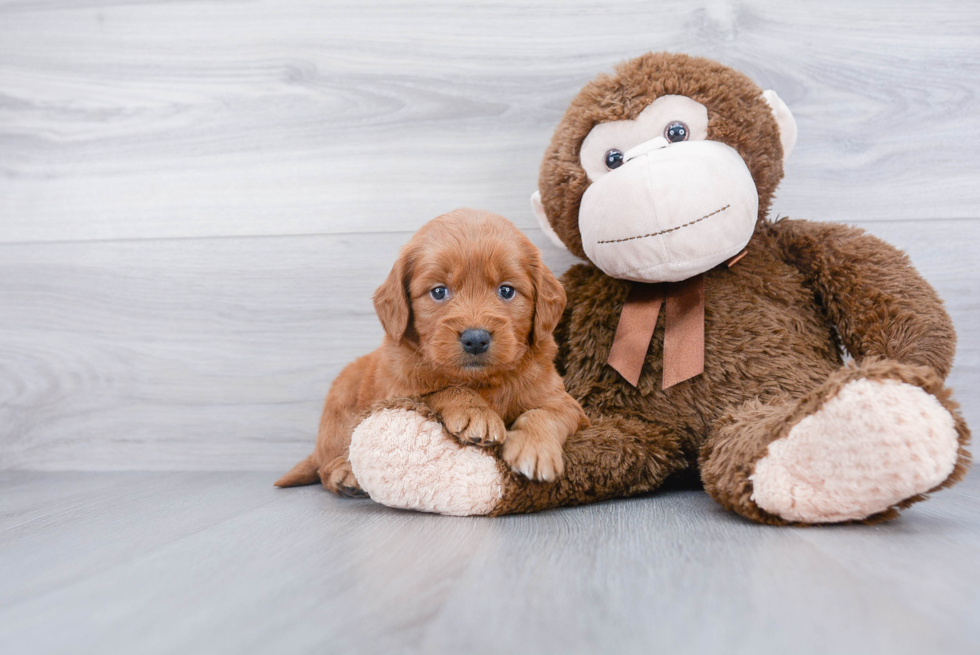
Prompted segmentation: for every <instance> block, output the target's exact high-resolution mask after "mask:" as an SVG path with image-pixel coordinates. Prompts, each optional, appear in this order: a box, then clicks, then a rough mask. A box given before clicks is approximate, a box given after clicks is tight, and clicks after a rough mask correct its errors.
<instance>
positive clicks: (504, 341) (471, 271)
mask: <svg viewBox="0 0 980 655" xmlns="http://www.w3.org/2000/svg"><path fill="white" fill-rule="evenodd" d="M503 284H507V285H509V286H511V287H513V288H514V289H516V295H515V296H514V297H513V299H510V300H504V299H502V298H501V297H500V295H499V294H498V290H499V288H500V286H501V285H503ZM437 286H445V287H446V288H447V290H448V291H447V297H446V298H445V299H444V300H441V301H437V300H435V299H434V298H433V297H432V296H431V295H430V291H431V290H432V289H433V288H434V287H437ZM374 303H375V309H376V310H377V313H378V317H379V318H380V319H381V323H382V325H383V326H384V329H385V337H384V341H383V342H382V344H381V347H380V348H378V349H377V350H375V351H374V352H372V353H371V354H369V355H365V356H364V357H361V358H359V359H357V360H355V361H354V362H353V363H352V364H350V365H348V366H347V367H346V368H345V369H344V370H343V371H342V372H341V374H340V375H339V376H338V377H337V379H336V380H335V381H334V383H333V385H332V386H331V388H330V392H329V394H328V395H327V399H326V402H325V404H324V408H323V415H322V417H321V419H320V429H319V433H318V435H317V443H316V449H315V450H314V451H313V454H312V455H310V456H309V457H308V458H306V459H305V460H303V461H302V462H300V463H299V464H297V465H296V466H295V467H294V468H293V469H292V470H291V471H290V472H289V473H287V474H286V475H285V476H283V477H282V478H281V479H280V480H278V481H277V482H276V485H277V486H280V487H290V486H296V485H302V484H314V483H316V482H317V481H320V482H322V483H323V486H324V487H326V488H327V489H329V490H330V491H333V492H335V493H341V494H345V495H360V494H361V493H362V492H361V490H360V487H359V485H358V483H357V480H356V479H355V477H354V474H353V472H352V471H351V467H350V462H349V461H348V450H349V447H350V438H351V434H352V432H353V430H354V428H355V427H356V425H357V423H358V422H359V421H360V419H361V418H363V416H364V415H365V413H366V412H367V411H368V410H369V409H370V408H371V407H372V405H374V404H375V403H376V402H378V401H380V400H385V399H391V398H396V397H408V396H418V397H422V398H423V399H424V402H425V403H426V404H427V405H428V406H429V407H430V408H431V409H432V410H434V411H435V412H437V413H438V415H439V416H440V417H441V420H442V421H443V423H444V424H445V426H446V428H447V430H448V431H449V432H450V433H451V434H453V435H454V436H455V437H457V438H458V439H460V440H461V441H464V442H466V443H473V444H479V445H484V446H490V445H494V444H502V453H501V454H502V457H503V459H504V460H505V461H507V462H508V463H509V464H510V465H511V466H513V467H515V468H517V469H519V470H521V471H522V472H524V473H525V474H526V475H528V476H530V477H533V478H536V479H545V480H554V479H555V478H557V477H558V476H559V475H561V473H562V469H563V460H562V444H563V443H564V442H565V439H566V438H567V437H568V435H570V434H572V433H573V432H575V430H576V429H578V428H579V427H580V426H581V425H587V424H588V421H587V419H586V418H585V415H584V414H583V412H582V409H581V407H580V406H579V405H578V403H576V402H575V401H574V400H573V399H572V398H571V397H570V396H569V395H568V394H567V393H565V390H564V388H563V387H562V382H561V378H560V377H559V376H558V373H557V372H556V370H555V367H554V364H553V363H552V362H553V360H554V357H555V352H556V349H557V347H556V345H555V341H554V338H553V337H552V330H553V329H554V327H555V324H556V323H557V322H558V320H559V318H560V316H561V313H562V310H563V309H564V306H565V293H564V291H563V290H562V287H561V285H560V284H559V283H558V281H557V280H556V279H555V277H554V276H553V275H552V274H551V272H550V271H549V270H548V269H547V267H545V266H544V264H542V262H541V256H540V253H539V252H538V250H537V248H536V247H535V246H534V245H533V244H532V243H531V242H530V241H528V240H527V238H526V237H525V236H524V235H523V234H521V232H520V231H519V230H518V229H517V228H516V227H514V226H513V224H511V223H510V222H509V221H507V220H506V219H504V218H503V217H501V216H497V215H495V214H491V213H489V212H480V211H476V210H470V209H462V210H456V211H454V212H451V213H449V214H446V215H444V216H440V217H439V218H436V219H434V220H432V221H430V222H429V223H427V224H426V225H425V226H423V227H422V229H420V230H419V231H418V232H417V233H416V234H415V236H413V237H412V239H411V241H409V243H408V244H407V245H406V246H405V247H404V248H403V249H402V251H401V253H400V255H399V257H398V261H397V262H396V263H395V265H394V266H393V267H392V271H391V274H390V275H389V276H388V279H387V280H386V281H385V283H384V284H382V285H381V287H379V288H378V290H377V292H376V293H375V296H374ZM467 329H485V330H487V331H488V332H489V333H490V334H491V336H492V341H491V343H490V347H489V349H488V350H487V351H486V352H484V353H481V354H475V355H474V354H469V353H467V352H466V351H464V350H463V348H462V346H461V343H460V335H461V333H462V332H463V331H464V330H467Z"/></svg>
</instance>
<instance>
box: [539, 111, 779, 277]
mask: <svg viewBox="0 0 980 655" xmlns="http://www.w3.org/2000/svg"><path fill="white" fill-rule="evenodd" d="M764 99H765V101H766V102H767V103H769V105H770V107H771V108H772V110H773V113H774V115H775V116H776V119H777V123H778V124H779V127H780V131H781V137H783V147H784V158H785V155H786V154H788V153H789V150H790V149H791V148H792V146H793V144H794V143H795V139H796V125H795V122H793V119H792V115H791V114H789V110H788V109H786V106H785V104H784V103H783V102H782V101H781V100H779V98H778V96H776V95H775V93H773V92H771V91H767V92H766V93H765V94H764ZM707 137H708V110H707V108H706V107H705V106H704V105H703V104H701V103H699V102H697V101H695V100H693V99H691V98H689V97H687V96H679V95H668V96H662V97H660V98H657V99H656V100H655V101H653V102H652V103H651V104H650V105H649V106H647V107H646V108H645V109H644V110H643V111H642V112H641V113H640V114H639V115H638V116H637V117H636V118H635V119H634V120H624V121H613V122H608V123H599V124H598V125H596V126H595V127H593V128H592V131H591V132H589V134H588V136H587V137H586V138H585V140H584V141H583V142H582V147H581V149H580V164H581V166H582V169H583V170H584V171H585V173H586V175H587V176H588V178H589V182H590V184H589V186H588V188H587V189H586V190H585V193H584V194H583V196H582V201H581V204H580V206H579V213H578V228H579V233H580V234H581V238H582V248H583V250H584V251H585V254H586V255H587V256H588V258H589V259H590V260H591V261H592V263H594V264H595V265H596V266H598V267H599V268H600V269H601V270H602V271H603V272H605V273H606V274H607V275H610V276H612V277H615V278H620V279H626V280H634V281H638V282H677V281H680V280H686V279H688V278H690V277H692V276H695V275H697V274H699V273H703V272H705V271H707V270H709V269H711V268H713V267H715V266H717V265H718V264H721V263H722V262H724V261H726V260H727V259H730V258H732V257H734V256H735V255H737V254H738V253H739V252H741V251H742V250H743V249H744V248H745V246H746V245H747V244H748V242H749V239H750V238H751V237H752V234H753V232H754V230H755V225H756V221H757V220H758V216H759V194H758V191H757V189H756V185H755V181H754V180H753V179H752V173H751V172H750V171H749V168H748V166H747V165H746V164H745V161H744V160H743V159H742V157H741V155H739V153H738V151H736V150H735V149H734V148H732V147H730V146H728V145H726V144H724V143H721V142H719V141H712V140H709V139H708V138H707ZM532 205H533V207H534V209H535V213H536V214H538V217H539V220H541V223H542V227H543V228H545V231H546V232H547V233H549V236H551V237H552V238H553V240H557V235H555V234H554V232H553V230H551V229H550V225H548V223H547V218H546V217H545V216H544V211H543V208H542V207H541V203H540V196H535V197H534V198H532Z"/></svg>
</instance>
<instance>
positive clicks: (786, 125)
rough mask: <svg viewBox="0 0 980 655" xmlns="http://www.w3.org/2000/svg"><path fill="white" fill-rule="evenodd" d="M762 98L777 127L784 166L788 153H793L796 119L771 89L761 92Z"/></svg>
mask: <svg viewBox="0 0 980 655" xmlns="http://www.w3.org/2000/svg"><path fill="white" fill-rule="evenodd" d="M762 97H763V98H764V99H765V101H766V103H768V105H769V108H770V109H772V115H773V116H774V117H775V118H776V123H777V124H778V125H779V141H780V142H781V143H782V144H783V164H785V163H786V160H787V159H789V153H791V152H793V147H794V146H795V145H796V119H795V118H793V114H792V112H790V110H789V107H787V106H786V103H785V102H783V99H782V98H780V97H779V96H778V95H776V92H775V91H773V90H772V89H769V90H768V91H763V92H762Z"/></svg>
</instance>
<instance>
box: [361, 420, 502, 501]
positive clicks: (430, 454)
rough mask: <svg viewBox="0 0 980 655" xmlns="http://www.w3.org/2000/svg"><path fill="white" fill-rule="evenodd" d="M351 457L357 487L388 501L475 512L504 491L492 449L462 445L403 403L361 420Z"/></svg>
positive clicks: (497, 499) (440, 425)
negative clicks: (490, 450)
mask: <svg viewBox="0 0 980 655" xmlns="http://www.w3.org/2000/svg"><path fill="white" fill-rule="evenodd" d="M350 463H351V467H352V469H353V471H354V475H355V476H357V480H358V482H359V483H360V485H361V488H362V489H364V490H365V491H366V492H367V493H368V494H369V495H370V496H371V498H372V499H373V500H375V501H377V502H379V503H381V504H383V505H388V506H389V507H398V508H401V509H414V510H418V511H422V512H434V513H437V514H451V515H455V516H480V515H486V514H489V513H490V512H491V511H492V510H493V508H494V507H495V506H496V505H497V503H498V502H499V501H500V499H501V497H502V495H503V479H502V476H501V473H500V471H499V470H498V468H497V460H496V458H495V457H494V456H493V455H491V454H490V453H488V452H487V451H486V450H484V449H482V448H477V447H472V446H461V445H460V444H459V443H457V442H456V440H455V439H453V438H452V437H450V436H449V435H447V434H446V433H445V431H444V430H443V427H442V424H441V423H439V422H437V421H433V420H431V419H426V418H424V417H422V416H421V415H420V414H418V413H417V412H414V411H411V410H407V409H383V410H381V411H379V412H376V413H374V414H372V415H371V416H369V417H368V418H366V419H365V420H364V421H362V422H361V424H360V425H358V426H357V429H355V430H354V434H353V436H352V438H351V446H350Z"/></svg>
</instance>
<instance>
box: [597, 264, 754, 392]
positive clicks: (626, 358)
mask: <svg viewBox="0 0 980 655" xmlns="http://www.w3.org/2000/svg"><path fill="white" fill-rule="evenodd" d="M744 255H745V251H742V252H741V253H740V254H738V255H736V256H735V257H732V258H731V259H730V260H729V261H728V262H727V264H728V266H729V267H731V266H732V265H734V264H735V262H737V261H738V260H739V259H741V258H742V257H743V256H744ZM665 300H666V302H664V301H665ZM663 304H666V311H665V314H666V315H665V317H664V379H663V388H664V389H667V388H668V387H672V386H674V385H675V384H677V383H678V382H683V381H684V380H689V379H690V378H693V377H694V376H696V375H700V374H701V373H703V372H704V274H701V275H695V276H694V277H692V278H688V279H687V280H683V281H681V282H661V283H657V284H650V283H646V282H633V283H632V286H631V287H630V292H629V296H627V298H626V304H625V305H623V311H622V313H621V314H620V315H619V325H617V326H616V336H615V337H613V345H612V349H610V351H609V358H608V359H607V360H606V363H608V364H609V365H610V366H612V367H613V368H614V369H616V370H617V371H619V374H620V375H622V376H623V377H624V378H626V381H627V382H629V383H630V384H632V385H633V386H634V387H635V386H636V385H637V383H638V382H639V381H640V371H642V370H643V362H644V361H645V360H646V355H647V350H649V348H650V341H651V340H652V339H653V330H654V328H656V326H657V317H658V316H659V315H660V306H661V305H663Z"/></svg>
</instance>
